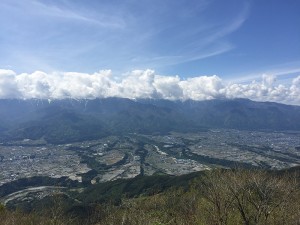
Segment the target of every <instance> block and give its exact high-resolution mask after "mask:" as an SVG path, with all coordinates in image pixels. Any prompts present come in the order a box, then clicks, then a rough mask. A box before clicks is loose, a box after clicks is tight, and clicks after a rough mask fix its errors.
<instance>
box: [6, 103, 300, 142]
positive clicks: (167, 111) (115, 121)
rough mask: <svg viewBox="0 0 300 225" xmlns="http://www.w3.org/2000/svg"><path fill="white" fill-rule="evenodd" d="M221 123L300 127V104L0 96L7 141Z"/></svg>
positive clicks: (251, 127) (237, 126)
mask: <svg viewBox="0 0 300 225" xmlns="http://www.w3.org/2000/svg"><path fill="white" fill-rule="evenodd" d="M219 128H220V129H221V128H226V129H246V130H272V131H274V130H275V131H276V130H300V106H292V105H284V104H278V103H273V102H254V101H251V100H248V99H221V100H220V99H218V100H207V101H191V100H189V101H168V100H153V99H138V100H130V99H123V98H106V99H93V100H74V99H64V100H53V101H49V100H37V99H30V100H16V99H2V100H0V138H1V140H2V141H7V140H22V139H41V138H43V139H45V140H46V141H47V142H48V143H55V144H57V143H67V142H73V141H83V140H89V139H96V138H101V137H104V136H107V135H122V134H126V133H145V134H150V133H158V134H161V133H168V132H171V131H176V132H194V131H204V130H207V129H219Z"/></svg>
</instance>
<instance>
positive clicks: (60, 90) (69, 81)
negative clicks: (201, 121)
mask: <svg viewBox="0 0 300 225" xmlns="http://www.w3.org/2000/svg"><path fill="white" fill-rule="evenodd" d="M107 97H122V98H130V99H137V98H152V99H168V100H183V101H184V100H188V99H192V100H209V99H218V98H249V99H251V100H255V101H274V102H280V103H287V104H296V105H300V75H299V76H298V77H296V78H294V79H293V80H292V82H291V83H290V84H285V85H283V84H279V83H276V77H275V76H272V75H263V76H262V79H261V80H260V81H253V82H251V83H247V84H241V83H229V84H228V83H226V82H224V81H222V79H221V78H220V77H218V76H216V75H213V76H198V77H193V78H187V79H181V78H180V77H179V76H162V75H157V74H156V73H155V72H154V71H153V70H135V71H132V72H129V73H127V74H126V75H123V76H121V77H115V76H113V74H112V72H111V71H110V70H102V71H99V72H97V73H94V74H86V73H76V72H56V73H51V74H47V73H45V72H41V71H36V72H34V73H22V74H17V73H15V72H14V71H12V70H0V99H11V98H14V99H32V98H38V99H64V98H75V99H94V98H107Z"/></svg>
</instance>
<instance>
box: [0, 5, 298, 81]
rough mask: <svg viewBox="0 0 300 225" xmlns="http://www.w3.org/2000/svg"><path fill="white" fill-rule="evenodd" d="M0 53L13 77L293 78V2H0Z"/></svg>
mask: <svg viewBox="0 0 300 225" xmlns="http://www.w3.org/2000/svg"><path fill="white" fill-rule="evenodd" d="M0 49H1V55H0V68H2V69H11V70H14V71H16V72H17V73H23V72H27V73H30V72H33V71H36V70H41V71H45V72H53V71H76V72H86V73H92V72H96V71H99V70H102V69H111V70H112V71H113V72H114V73H115V74H122V73H126V72H127V71H131V70H135V69H142V70H143V69H147V68H150V69H153V70H155V71H156V72H157V73H159V74H165V75H176V74H178V75H179V76H180V77H183V78H188V77H194V76H199V75H213V74H217V75H218V76H220V77H221V78H222V79H224V80H229V81H230V80H243V79H247V78H251V77H256V76H261V74H262V73H272V74H274V75H279V77H282V78H283V77H293V76H296V75H299V73H300V1H298V0H285V1H283V0H273V1H262V0H226V1H222V0H215V1H214V0H189V1H187V0H185V1H183V0H176V1H174V0H87V1H83V0H81V1H79V0H51V1H50V0H26V1H23V0H1V2H0Z"/></svg>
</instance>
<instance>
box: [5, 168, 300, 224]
mask: <svg viewBox="0 0 300 225" xmlns="http://www.w3.org/2000/svg"><path fill="white" fill-rule="evenodd" d="M297 171H299V169H298V170H297ZM298 177H299V175H297V174H296V175H294V172H290V171H287V172H279V173H274V172H266V171H259V170H240V169H238V170H212V171H206V172H205V173H204V174H203V173H195V174H191V175H186V176H181V177H169V176H155V177H149V178H145V177H138V178H135V179H131V180H127V181H124V180H118V181H114V182H109V183H107V184H99V185H95V186H92V187H89V188H87V189H86V190H85V191H84V192H83V193H82V195H81V194H79V195H78V196H77V199H76V201H73V202H72V201H70V199H69V198H68V196H67V195H60V194H57V195H53V196H52V197H48V199H47V202H43V203H42V205H45V206H46V207H45V208H43V211H42V212H39V213H38V214H37V213H34V212H32V213H30V214H24V213H21V212H20V211H15V212H9V211H6V210H5V213H2V214H1V213H0V219H1V221H3V222H4V224H8V225H10V224H11V225H12V224H20V225H23V224H32V225H35V224H70V225H71V224H74V225H77V224H86V225H89V224H91V225H92V224H93V225H107V224H112V225H119V224H123V225H141V224H142V225H168V224H172V225H199V224H201V225H236V224H245V225H254V224H255V225H282V224H287V225H288V224H297V223H298V221H299V218H300V190H299V179H298ZM153 182H156V185H157V186H156V187H159V191H158V192H151V194H149V193H150V192H149V188H150V189H151V187H154V185H153ZM151 183H152V186H151V185H150V184H151ZM184 183H185V185H183V184H184ZM107 193H108V194H107ZM106 194H107V196H106V198H107V199H106V201H102V200H104V198H101V197H100V196H101V195H104V196H105V195H106ZM109 195H111V196H112V198H111V199H110V200H109ZM114 197H118V198H119V199H120V201H119V202H118V204H116V202H115V201H114V199H113V198H114ZM132 197H134V198H132ZM93 198H94V199H93ZM80 201H82V202H81V203H80ZM16 220H17V221H22V222H20V223H13V222H12V221H16Z"/></svg>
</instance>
